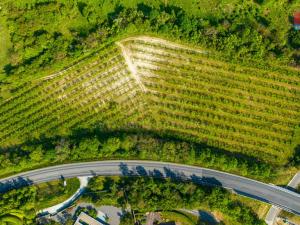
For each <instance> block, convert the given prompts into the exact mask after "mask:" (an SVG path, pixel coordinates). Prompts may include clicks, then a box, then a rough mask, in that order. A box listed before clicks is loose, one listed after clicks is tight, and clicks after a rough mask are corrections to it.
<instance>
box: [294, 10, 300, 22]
mask: <svg viewBox="0 0 300 225" xmlns="http://www.w3.org/2000/svg"><path fill="white" fill-rule="evenodd" d="M294 24H300V12H295V13H294Z"/></svg>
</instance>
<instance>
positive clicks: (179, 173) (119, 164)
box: [0, 160, 300, 215]
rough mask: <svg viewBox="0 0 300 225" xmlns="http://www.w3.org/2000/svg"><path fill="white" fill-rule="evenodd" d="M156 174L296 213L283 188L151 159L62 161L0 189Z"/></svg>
mask: <svg viewBox="0 0 300 225" xmlns="http://www.w3.org/2000/svg"><path fill="white" fill-rule="evenodd" d="M95 175H103V176H107V175H124V176H157V177H171V178H175V179H181V180H186V179H188V180H192V181H193V182H195V183H200V184H208V185H216V186H223V187H225V188H229V189H232V191H233V192H236V193H237V194H241V195H245V196H248V197H251V198H255V199H258V200H261V201H264V202H267V203H270V204H272V205H276V206H278V207H280V208H282V209H285V210H288V211H290V212H293V213H295V214H298V215H300V195H299V194H296V193H295V192H291V191H289V190H287V189H284V188H280V187H277V186H274V185H270V184H265V183H262V182H259V181H255V180H251V179H248V178H245V177H241V176H236V175H233V174H229V173H224V172H220V171H216V170H211V169H205V168H201V167H194V166H187V165H181V164H174V163H164V162H155V161H134V160H120V161H119V160H116V161H98V162H84V163H74V164H64V165H59V166H53V167H47V168H43V169H38V170H33V171H28V172H25V173H20V174H17V175H14V176H11V177H7V178H4V179H1V180H0V193H3V192H5V191H7V190H9V189H13V188H18V187H20V186H23V185H28V184H36V183H41V182H47V181H51V180H56V179H59V178H62V177H64V178H70V177H78V176H95Z"/></svg>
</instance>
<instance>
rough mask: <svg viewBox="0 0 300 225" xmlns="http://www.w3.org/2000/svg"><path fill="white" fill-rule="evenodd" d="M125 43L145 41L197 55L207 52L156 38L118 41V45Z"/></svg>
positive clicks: (133, 38) (141, 37)
mask: <svg viewBox="0 0 300 225" xmlns="http://www.w3.org/2000/svg"><path fill="white" fill-rule="evenodd" d="M127 41H145V42H148V43H155V44H160V45H167V46H168V47H171V48H176V49H177V48H178V49H185V50H189V51H193V52H197V53H200V54H207V51H204V50H201V49H196V48H191V47H187V46H185V45H181V44H178V43H174V42H171V41H167V40H164V39H161V38H157V37H150V36H135V37H129V38H125V39H123V40H122V41H120V43H123V42H127Z"/></svg>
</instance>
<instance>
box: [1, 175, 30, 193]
mask: <svg viewBox="0 0 300 225" xmlns="http://www.w3.org/2000/svg"><path fill="white" fill-rule="evenodd" d="M32 184H33V181H32V180H30V179H28V178H24V177H21V176H19V177H16V178H12V179H9V180H7V181H4V182H0V193H5V192H8V191H10V190H13V189H18V188H22V187H26V186H30V185H32Z"/></svg>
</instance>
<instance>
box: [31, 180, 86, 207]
mask: <svg viewBox="0 0 300 225" xmlns="http://www.w3.org/2000/svg"><path fill="white" fill-rule="evenodd" d="M79 186H80V183H79V180H78V178H70V179H67V180H66V186H64V181H62V180H59V181H51V182H47V183H42V184H39V185H37V186H36V188H37V196H36V198H37V201H36V205H35V208H36V210H37V211H38V210H41V209H45V208H48V207H51V206H54V205H56V204H59V203H61V202H64V201H65V200H66V199H68V198H69V197H71V196H72V195H73V194H74V193H75V192H76V191H77V190H78V188H79Z"/></svg>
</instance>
